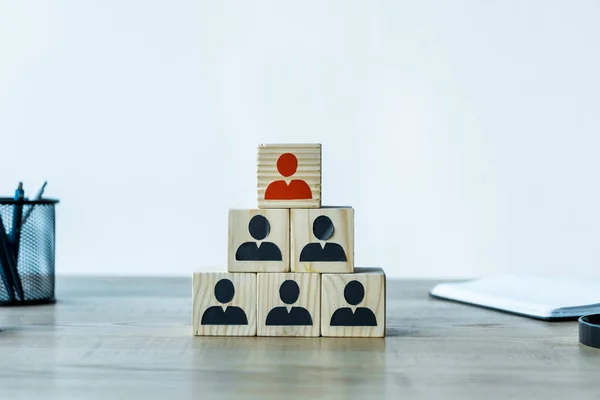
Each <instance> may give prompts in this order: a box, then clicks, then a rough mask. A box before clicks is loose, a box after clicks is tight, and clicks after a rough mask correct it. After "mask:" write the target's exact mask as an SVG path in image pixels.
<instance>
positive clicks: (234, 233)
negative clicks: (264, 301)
mask: <svg viewBox="0 0 600 400" xmlns="http://www.w3.org/2000/svg"><path fill="white" fill-rule="evenodd" d="M256 215H262V216H263V217H265V218H266V219H267V220H268V221H269V225H270V232H269V235H268V236H267V237H266V238H265V239H263V240H261V241H257V240H256V239H254V238H253V237H252V236H251V235H250V232H249V230H248V224H249V222H250V220H251V219H252V217H254V216H256ZM245 242H250V243H260V244H261V245H262V243H263V242H270V243H274V244H275V245H276V246H277V247H278V248H279V250H280V251H281V256H282V261H238V260H236V256H235V255H236V251H237V250H238V248H239V247H240V246H241V245H242V244H243V243H245ZM227 251H228V261H227V270H228V271H229V272H288V271H289V270H290V211H289V210H280V209H263V210H260V209H259V210H229V240H228V249H227Z"/></svg>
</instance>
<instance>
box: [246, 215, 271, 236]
mask: <svg viewBox="0 0 600 400" xmlns="http://www.w3.org/2000/svg"><path fill="white" fill-rule="evenodd" d="M248 231H249V232H250V236H252V237H253V238H254V239H255V240H263V239H264V238H266V237H267V236H269V233H270V231H271V224H269V220H268V219H266V218H265V217H264V216H262V215H255V216H254V217H252V219H251V220H250V223H249V224H248Z"/></svg>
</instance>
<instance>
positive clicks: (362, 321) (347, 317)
mask: <svg viewBox="0 0 600 400" xmlns="http://www.w3.org/2000/svg"><path fill="white" fill-rule="evenodd" d="M344 298H345V299H346V302H347V303H348V304H350V305H352V306H356V305H358V304H360V302H361V301H363V299H364V298H365V287H364V286H363V285H362V283H360V282H359V281H350V282H348V283H347V284H346V287H345V288H344ZM329 325H331V326H377V318H375V314H373V311H371V310H370V309H368V308H366V307H356V311H354V312H352V308H350V307H342V308H338V309H337V310H335V312H334V313H333V315H332V316H331V322H330V324H329Z"/></svg>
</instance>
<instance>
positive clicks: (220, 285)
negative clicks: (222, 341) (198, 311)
mask: <svg viewBox="0 0 600 400" xmlns="http://www.w3.org/2000/svg"><path fill="white" fill-rule="evenodd" d="M233 296H235V288H234V286H233V283H232V282H231V281H230V280H229V279H221V280H220V281H219V282H217V284H216V285H215V298H216V299H217V301H218V302H219V303H221V304H227V303H229V302H230V301H231V300H233ZM200 324H201V325H248V318H247V317H246V313H245V312H244V310H242V309H241V308H240V307H235V306H225V308H223V307H222V306H212V307H209V308H207V309H206V311H204V314H202V320H201V321H200Z"/></svg>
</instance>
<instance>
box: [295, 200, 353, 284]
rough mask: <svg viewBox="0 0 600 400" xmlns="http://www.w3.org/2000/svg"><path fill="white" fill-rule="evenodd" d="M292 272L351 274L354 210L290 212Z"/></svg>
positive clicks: (339, 208) (327, 208)
mask: <svg viewBox="0 0 600 400" xmlns="http://www.w3.org/2000/svg"><path fill="white" fill-rule="evenodd" d="M290 229H291V238H292V240H291V251H290V257H291V260H290V265H291V268H292V272H321V273H333V272H345V273H350V272H352V271H353V270H354V210H353V209H352V208H348V207H338V208H335V207H326V208H316V209H298V210H291V214H290Z"/></svg>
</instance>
